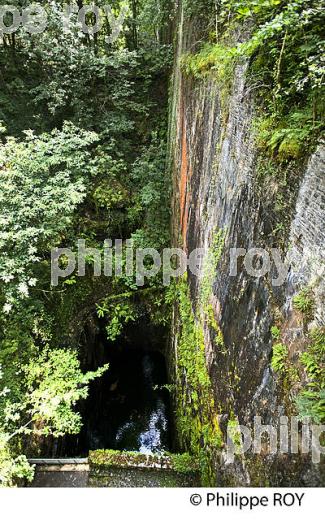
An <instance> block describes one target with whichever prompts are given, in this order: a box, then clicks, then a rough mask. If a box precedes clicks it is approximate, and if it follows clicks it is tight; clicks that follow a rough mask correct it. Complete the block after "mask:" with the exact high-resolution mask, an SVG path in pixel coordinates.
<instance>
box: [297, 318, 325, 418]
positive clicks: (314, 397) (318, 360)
mask: <svg viewBox="0 0 325 520" xmlns="http://www.w3.org/2000/svg"><path fill="white" fill-rule="evenodd" d="M324 360H325V330H324V328H320V329H315V330H313V331H312V332H311V334H310V343H309V345H308V347H307V349H306V351H305V352H303V353H302V354H301V356H300V362H301V364H302V366H303V368H304V371H305V374H306V377H307V381H308V383H307V386H306V387H305V388H304V389H302V390H301V391H300V392H299V394H298V395H297V397H296V400H295V403H296V406H297V409H298V412H299V416H300V418H301V419H304V418H309V419H311V420H312V421H313V422H315V423H319V424H320V423H324V422H325V363H324Z"/></svg>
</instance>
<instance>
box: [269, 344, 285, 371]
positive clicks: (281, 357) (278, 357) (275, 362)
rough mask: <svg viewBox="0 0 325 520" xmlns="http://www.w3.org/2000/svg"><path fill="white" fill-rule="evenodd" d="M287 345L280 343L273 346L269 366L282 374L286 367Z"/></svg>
mask: <svg viewBox="0 0 325 520" xmlns="http://www.w3.org/2000/svg"><path fill="white" fill-rule="evenodd" d="M287 358H288V347H286V345H283V344H282V343H277V344H276V345H274V346H273V356H272V361H271V366H272V368H273V370H274V372H277V373H279V374H284V373H285V372H286V369H287Z"/></svg>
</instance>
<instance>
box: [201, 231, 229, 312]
mask: <svg viewBox="0 0 325 520" xmlns="http://www.w3.org/2000/svg"><path fill="white" fill-rule="evenodd" d="M224 243H225V231H224V230H222V229H220V230H215V231H214V233H213V237H212V243H211V246H210V247H209V251H208V253H207V256H206V258H205V260H204V266H203V280H202V283H201V291H200V303H201V305H202V307H203V309H206V308H207V307H208V306H209V300H210V297H211V294H212V285H213V282H214V280H215V277H216V273H217V268H218V265H219V262H220V259H221V256H222V253H223V249H224Z"/></svg>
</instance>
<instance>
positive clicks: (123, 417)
mask: <svg viewBox="0 0 325 520" xmlns="http://www.w3.org/2000/svg"><path fill="white" fill-rule="evenodd" d="M96 327H97V332H96V334H95V335H93V337H92V340H91V341H90V342H88V345H87V346H86V348H85V359H84V361H83V365H84V369H85V370H95V369H97V368H98V367H99V366H102V365H103V364H105V363H109V365H110V368H109V370H108V372H107V373H106V374H104V376H102V377H101V378H100V379H98V380H96V381H94V382H92V383H91V384H90V388H89V396H88V398H87V400H85V401H84V402H83V403H82V404H81V405H80V407H79V411H80V414H81V416H82V421H83V428H82V430H81V432H80V434H79V435H77V436H69V435H68V436H66V437H65V438H64V439H62V441H61V442H58V443H57V445H56V449H55V452H56V456H59V457H85V456H88V452H89V450H97V449H113V450H126V451H134V452H140V453H147V454H150V453H160V452H163V451H172V448H173V439H172V437H173V435H172V431H173V421H172V413H171V399H170V394H169V391H168V390H167V389H166V387H165V385H167V384H168V372H167V366H166V358H165V355H164V352H165V347H166V343H167V339H166V338H167V334H166V331H165V330H163V329H161V328H159V327H153V326H152V325H151V324H150V323H149V324H148V323H146V321H145V320H144V321H143V323H142V324H141V325H139V324H136V325H132V326H130V327H127V329H126V330H125V332H124V335H123V337H122V338H120V339H119V340H117V341H116V342H114V343H111V342H109V341H107V339H106V335H105V329H104V328H103V327H102V324H99V325H98V326H97V325H96ZM86 336H91V335H89V334H86Z"/></svg>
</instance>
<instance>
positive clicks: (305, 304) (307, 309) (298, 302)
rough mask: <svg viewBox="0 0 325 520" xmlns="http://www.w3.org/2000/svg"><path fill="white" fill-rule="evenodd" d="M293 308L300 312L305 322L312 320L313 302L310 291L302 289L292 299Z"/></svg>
mask: <svg viewBox="0 0 325 520" xmlns="http://www.w3.org/2000/svg"><path fill="white" fill-rule="evenodd" d="M293 306H294V308H295V309H297V310H298V311H300V312H301V313H302V314H303V315H304V317H305V319H306V320H307V321H310V320H312V318H313V313H314V307H315V302H314V298H313V293H312V291H311V289H309V288H305V289H302V290H301V291H300V292H299V294H297V295H296V296H295V297H294V298H293Z"/></svg>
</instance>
